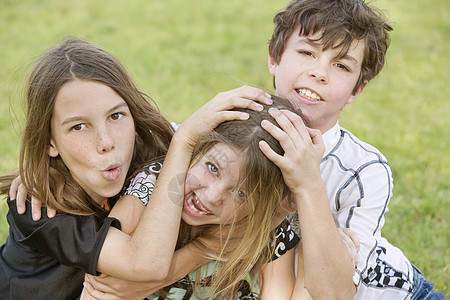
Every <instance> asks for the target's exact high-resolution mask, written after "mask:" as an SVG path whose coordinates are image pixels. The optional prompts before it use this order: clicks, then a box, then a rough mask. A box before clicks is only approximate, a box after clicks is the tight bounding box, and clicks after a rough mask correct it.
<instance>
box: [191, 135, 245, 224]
mask: <svg viewBox="0 0 450 300" xmlns="http://www.w3.org/2000/svg"><path fill="white" fill-rule="evenodd" d="M241 167H242V159H241V157H240V156H239V155H238V153H236V151H235V150H233V149H232V148H230V147H229V146H227V145H226V144H224V143H218V144H216V145H214V146H213V147H212V148H211V149H210V150H209V151H208V152H207V153H206V154H205V155H204V156H203V157H202V158H201V159H200V161H199V162H197V163H196V164H195V165H194V166H192V168H191V169H190V170H189V172H188V174H187V178H186V184H185V190H184V193H185V196H184V202H183V213H182V218H183V220H184V221H185V222H186V223H187V224H189V225H193V226H199V225H206V224H229V223H231V222H232V221H233V218H234V217H236V221H239V220H241V219H242V218H244V217H245V216H246V215H247V214H248V211H247V206H246V204H245V200H246V199H245V192H244V191H240V190H238V189H237V186H238V183H239V178H240V176H239V173H240V170H241Z"/></svg>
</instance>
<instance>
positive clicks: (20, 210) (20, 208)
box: [17, 206, 25, 214]
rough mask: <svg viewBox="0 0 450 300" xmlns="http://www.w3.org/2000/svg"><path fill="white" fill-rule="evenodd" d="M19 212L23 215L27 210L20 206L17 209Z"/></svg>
mask: <svg viewBox="0 0 450 300" xmlns="http://www.w3.org/2000/svg"><path fill="white" fill-rule="evenodd" d="M17 212H18V213H19V214H23V213H24V212H25V210H24V209H23V207H22V206H19V207H17Z"/></svg>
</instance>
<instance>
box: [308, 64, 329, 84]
mask: <svg viewBox="0 0 450 300" xmlns="http://www.w3.org/2000/svg"><path fill="white" fill-rule="evenodd" d="M308 76H309V77H311V78H314V79H315V80H316V81H318V82H320V83H322V84H327V83H328V68H327V65H326V64H325V63H322V62H320V61H317V62H316V63H315V64H314V65H313V66H312V68H311V69H310V70H309V72H308Z"/></svg>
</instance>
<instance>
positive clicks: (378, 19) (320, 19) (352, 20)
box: [269, 0, 392, 93]
mask: <svg viewBox="0 0 450 300" xmlns="http://www.w3.org/2000/svg"><path fill="white" fill-rule="evenodd" d="M273 22H274V24H275V28H274V31H273V34H272V38H271V40H270V42H269V54H270V55H271V56H272V57H273V58H274V60H275V62H277V63H279V62H280V60H281V56H282V55H283V52H284V49H285V46H286V42H287V40H288V39H289V38H290V36H291V35H292V33H293V32H294V31H295V30H297V29H300V33H299V34H300V35H302V36H308V35H310V34H316V33H319V34H320V42H321V43H322V44H323V47H324V49H325V50H326V49H330V48H342V50H341V53H340V55H341V56H344V55H345V54H346V53H347V52H348V51H349V48H350V46H351V44H352V42H353V41H360V40H362V41H363V42H364V46H365V51H364V57H363V61H362V65H361V74H360V76H359V79H358V82H357V83H356V86H355V88H354V90H353V93H355V92H356V91H357V90H358V89H359V87H361V85H362V84H363V83H364V81H366V80H367V81H370V80H371V79H372V78H374V77H375V76H376V75H377V74H378V73H379V72H380V71H381V69H382V68H383V66H384V64H385V55H386V51H387V49H388V47H389V43H390V37H389V31H391V30H392V27H391V26H390V25H389V24H388V22H387V20H386V18H385V17H384V16H383V14H382V12H381V11H379V10H377V9H376V8H373V7H369V6H368V5H367V4H366V3H365V2H364V1H362V0H320V1H318V0H294V1H292V2H291V3H289V4H288V6H286V8H285V9H283V10H282V11H280V12H279V13H277V14H276V15H275V17H274V18H273Z"/></svg>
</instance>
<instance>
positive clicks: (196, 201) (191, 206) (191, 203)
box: [187, 195, 210, 215]
mask: <svg viewBox="0 0 450 300" xmlns="http://www.w3.org/2000/svg"><path fill="white" fill-rule="evenodd" d="M193 199H194V195H191V197H189V199H188V201H187V202H188V205H189V207H190V208H191V209H192V210H193V211H196V212H198V213H199V214H201V215H209V214H210V213H209V212H206V211H204V210H198V209H197V207H196V206H195V205H194V203H193V202H192V200H193ZM195 203H196V204H197V206H198V207H201V205H200V204H199V200H198V199H196V200H195Z"/></svg>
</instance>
